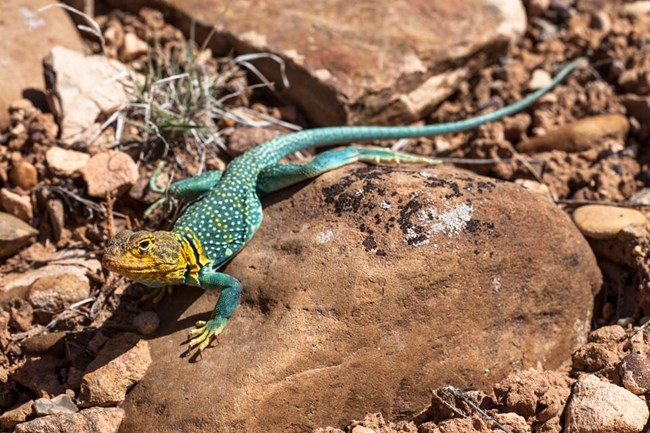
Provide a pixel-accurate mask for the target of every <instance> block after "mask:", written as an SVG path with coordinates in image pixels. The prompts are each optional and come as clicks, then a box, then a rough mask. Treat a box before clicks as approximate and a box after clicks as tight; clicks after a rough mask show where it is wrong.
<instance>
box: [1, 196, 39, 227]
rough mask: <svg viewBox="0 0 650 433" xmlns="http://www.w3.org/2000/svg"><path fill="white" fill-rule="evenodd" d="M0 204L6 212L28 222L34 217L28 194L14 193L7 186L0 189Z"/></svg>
mask: <svg viewBox="0 0 650 433" xmlns="http://www.w3.org/2000/svg"><path fill="white" fill-rule="evenodd" d="M0 205H2V207H3V208H4V210H6V211H7V213H9V214H11V215H13V216H15V217H16V218H20V219H21V220H23V221H25V222H26V223H30V222H31V221H32V218H34V208H33V206H32V201H31V199H30V198H29V197H28V196H24V195H20V194H16V193H15V192H13V191H10V190H8V189H7V188H2V189H0Z"/></svg>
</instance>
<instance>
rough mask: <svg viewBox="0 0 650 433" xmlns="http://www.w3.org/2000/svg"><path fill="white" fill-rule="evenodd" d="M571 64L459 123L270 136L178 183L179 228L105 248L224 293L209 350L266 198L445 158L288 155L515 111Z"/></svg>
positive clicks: (455, 126) (130, 263)
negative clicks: (331, 175)
mask: <svg viewBox="0 0 650 433" xmlns="http://www.w3.org/2000/svg"><path fill="white" fill-rule="evenodd" d="M584 64H585V61H584V59H578V60H575V61H573V62H571V63H570V64H568V65H567V66H566V67H564V69H562V70H561V71H560V72H559V73H558V75H557V76H555V77H554V78H553V79H552V81H551V82H550V83H549V84H548V86H546V87H544V88H541V89H538V90H537V91H535V92H533V93H531V94H529V95H528V96H526V97H525V98H523V99H521V100H520V101H517V102H515V103H513V104H512V105H508V106H506V107H503V108H501V109H498V110H496V111H494V112H491V113H488V114H485V115H481V116H478V117H473V118H470V119H465V120H460V121H457V122H450V123H443V124H437V125H427V126H421V127H409V126H396V127H392V126H389V127H385V126H383V127H382V126H342V127H324V128H316V129H309V130H303V131H299V132H295V133H292V134H288V135H284V136H280V137H277V138H274V139H272V140H269V141H267V142H265V143H263V144H262V145H260V146H258V147H256V148H254V149H253V150H251V151H249V152H247V153H245V154H243V155H241V156H239V157H237V158H235V159H233V160H232V162H230V164H228V166H227V167H226V169H225V170H224V171H223V172H221V171H208V172H206V173H203V174H201V175H199V176H196V177H193V178H189V179H184V180H181V181H178V182H175V183H174V184H172V185H171V186H170V187H169V189H168V193H169V194H170V195H171V196H172V197H175V198H177V199H181V200H186V201H190V202H191V204H190V205H189V206H188V207H187V209H186V210H185V212H184V213H183V214H182V215H181V216H180V217H179V218H178V220H177V221H176V223H175V225H174V227H173V229H172V230H171V231H156V232H147V231H137V232H132V231H129V230H123V231H121V232H119V233H118V234H117V235H115V236H114V237H113V238H112V239H111V240H110V241H109V243H108V246H107V247H106V249H105V251H104V256H103V264H104V266H106V268H108V269H109V270H111V271H113V272H117V273H118V274H121V275H124V276H126V277H129V278H131V279H132V280H135V281H137V282H140V283H142V284H145V285H147V286H151V287H156V288H162V287H165V286H171V285H175V284H187V285H193V286H199V287H201V288H203V289H204V290H206V291H219V292H220V296H219V300H218V301H217V304H216V306H215V308H214V311H213V312H212V316H211V317H210V319H209V320H208V321H199V322H197V323H196V327H195V329H193V330H191V331H190V341H189V348H190V349H192V348H194V347H197V346H198V350H199V352H201V351H203V350H204V349H205V348H206V347H207V346H208V345H209V344H210V342H211V341H212V340H213V339H214V338H215V336H217V335H218V334H219V333H221V331H222V330H223V329H224V326H225V325H226V321H227V320H228V318H229V317H230V316H231V314H232V313H233V311H234V310H235V308H236V307H237V305H238V304H239V298H240V294H241V291H242V284H241V283H240V282H239V281H238V280H237V279H236V278H235V277H233V276H230V275H227V274H225V273H222V272H219V268H221V267H222V266H223V265H224V264H225V263H226V262H228V261H229V260H230V259H231V258H232V257H233V256H234V255H235V254H237V252H238V251H239V250H241V249H242V248H243V247H244V245H246V243H247V242H248V241H249V240H250V239H251V238H252V236H253V235H254V234H255V232H256V231H257V229H258V228H259V227H260V224H261V223H262V204H261V202H260V196H262V195H264V194H268V193H271V192H273V191H277V190H280V189H282V188H286V187H288V186H290V185H293V184H296V183H298V182H300V181H303V180H306V179H310V178H313V177H316V176H318V175H320V174H322V173H324V172H327V171H330V170H333V169H336V168H339V167H341V166H344V165H346V164H350V163H352V162H355V161H365V162H375V163H380V162H393V163H400V162H404V163H424V164H436V163H439V162H440V161H439V160H435V159H431V158H426V157H420V156H415V155H409V154H405V153H399V152H394V151H391V150H387V149H379V148H360V147H352V146H350V147H345V148H342V149H334V150H328V151H325V152H323V153H320V154H318V155H317V156H316V157H315V158H314V159H313V160H312V161H310V162H308V163H304V164H298V163H282V162H279V161H280V160H281V159H282V158H283V157H285V156H288V155H291V154H292V153H294V152H296V151H298V150H301V149H304V148H308V147H322V146H330V145H335V144H341V143H348V142H351V141H370V140H387V139H399V138H410V137H422V136H434V135H440V134H448V133H453V132H459V131H464V130H468V129H471V128H474V127H477V126H479V125H481V124H483V123H487V122H490V121H494V120H497V119H500V118H502V117H504V116H508V115H511V114H514V113H516V112H518V111H520V110H522V109H524V108H525V107H527V106H529V105H530V104H532V103H533V102H535V101H536V100H537V99H539V98H540V97H541V96H542V95H544V94H545V93H547V92H548V91H550V90H551V89H552V88H553V87H554V86H555V85H557V84H558V83H559V82H560V81H562V80H563V79H564V78H565V77H566V76H567V75H568V74H569V73H571V71H573V70H574V69H575V68H576V67H578V66H582V65H584Z"/></svg>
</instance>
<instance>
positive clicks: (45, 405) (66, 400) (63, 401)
mask: <svg viewBox="0 0 650 433" xmlns="http://www.w3.org/2000/svg"><path fill="white" fill-rule="evenodd" d="M78 411H79V408H78V407H77V405H76V404H74V402H73V401H72V399H71V398H70V396H69V395H67V394H60V395H57V396H56V397H54V398H51V399H48V398H39V399H38V400H36V401H35V402H34V412H36V414H37V415H39V416H44V415H54V414H55V413H75V412H78Z"/></svg>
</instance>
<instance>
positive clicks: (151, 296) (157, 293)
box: [140, 286, 174, 304]
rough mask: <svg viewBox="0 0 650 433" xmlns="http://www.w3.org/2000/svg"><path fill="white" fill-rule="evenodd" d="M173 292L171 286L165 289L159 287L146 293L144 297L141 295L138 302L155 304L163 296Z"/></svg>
mask: <svg viewBox="0 0 650 433" xmlns="http://www.w3.org/2000/svg"><path fill="white" fill-rule="evenodd" d="M173 290H174V287H173V286H165V287H159V288H157V289H153V290H152V291H151V292H149V293H147V294H146V295H143V296H142V297H141V298H140V302H147V301H151V302H153V303H154V304H157V303H158V302H160V301H161V300H162V299H163V298H164V297H165V295H171V294H172V291H173Z"/></svg>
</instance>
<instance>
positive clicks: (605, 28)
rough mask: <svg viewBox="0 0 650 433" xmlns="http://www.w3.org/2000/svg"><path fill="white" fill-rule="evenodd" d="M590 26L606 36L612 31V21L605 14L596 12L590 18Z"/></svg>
mask: <svg viewBox="0 0 650 433" xmlns="http://www.w3.org/2000/svg"><path fill="white" fill-rule="evenodd" d="M590 26H591V27H592V28H594V29H596V30H600V31H601V32H603V33H605V34H607V33H609V31H610V30H611V29H612V19H611V18H610V17H609V15H608V14H607V12H605V11H598V12H596V13H594V14H593V15H592V16H591V23H590Z"/></svg>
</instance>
